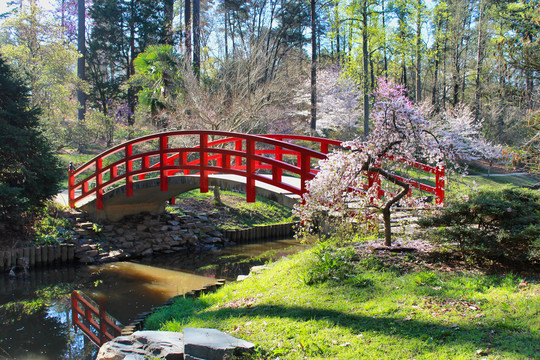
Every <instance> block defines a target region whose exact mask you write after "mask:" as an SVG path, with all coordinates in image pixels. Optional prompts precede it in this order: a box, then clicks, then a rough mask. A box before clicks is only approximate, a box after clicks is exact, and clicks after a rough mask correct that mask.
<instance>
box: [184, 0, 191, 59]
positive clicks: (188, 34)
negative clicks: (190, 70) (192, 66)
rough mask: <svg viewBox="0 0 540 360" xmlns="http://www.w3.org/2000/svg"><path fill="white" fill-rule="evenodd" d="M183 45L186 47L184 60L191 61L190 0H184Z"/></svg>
mask: <svg viewBox="0 0 540 360" xmlns="http://www.w3.org/2000/svg"><path fill="white" fill-rule="evenodd" d="M184 31H185V33H186V36H185V38H184V46H185V48H186V62H187V63H188V64H189V63H190V62H191V0H185V3H184Z"/></svg>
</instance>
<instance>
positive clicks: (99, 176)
mask: <svg viewBox="0 0 540 360" xmlns="http://www.w3.org/2000/svg"><path fill="white" fill-rule="evenodd" d="M102 167H103V160H102V159H101V158H99V159H97V160H96V209H98V210H103V187H102V185H103V173H102V172H101V168H102Z"/></svg>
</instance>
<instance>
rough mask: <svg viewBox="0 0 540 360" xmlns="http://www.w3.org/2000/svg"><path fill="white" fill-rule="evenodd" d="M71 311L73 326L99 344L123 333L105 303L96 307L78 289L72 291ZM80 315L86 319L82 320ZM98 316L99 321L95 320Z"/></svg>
mask: <svg viewBox="0 0 540 360" xmlns="http://www.w3.org/2000/svg"><path fill="white" fill-rule="evenodd" d="M79 305H82V307H80V306H79ZM71 313H72V319H73V326H77V327H78V328H80V329H81V330H82V331H83V332H84V334H85V335H86V336H88V338H89V339H90V340H92V342H93V343H95V344H96V345H97V346H101V345H103V344H105V343H106V342H107V341H109V340H112V339H114V338H115V337H117V336H120V334H121V333H122V329H120V327H119V326H118V325H117V324H116V323H115V322H114V321H113V320H111V319H110V318H109V316H108V315H107V313H106V312H105V305H104V304H100V306H99V308H96V307H95V306H94V305H93V304H92V303H91V302H90V301H88V300H87V299H85V298H84V296H83V295H82V294H81V293H79V292H78V291H73V292H71ZM79 316H82V318H83V320H84V321H83V320H80V319H79ZM96 317H97V319H98V320H99V322H97V321H96V320H95V318H96ZM85 322H86V323H87V324H88V326H87V325H86V324H85ZM92 329H94V330H92ZM96 333H97V335H96Z"/></svg>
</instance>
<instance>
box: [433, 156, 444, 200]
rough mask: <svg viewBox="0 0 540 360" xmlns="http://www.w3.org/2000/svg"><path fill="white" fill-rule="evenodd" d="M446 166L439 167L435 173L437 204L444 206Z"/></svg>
mask: <svg viewBox="0 0 540 360" xmlns="http://www.w3.org/2000/svg"><path fill="white" fill-rule="evenodd" d="M444 185H445V182H444V165H438V166H437V170H436V173H435V196H436V199H435V203H436V204H437V205H442V204H444Z"/></svg>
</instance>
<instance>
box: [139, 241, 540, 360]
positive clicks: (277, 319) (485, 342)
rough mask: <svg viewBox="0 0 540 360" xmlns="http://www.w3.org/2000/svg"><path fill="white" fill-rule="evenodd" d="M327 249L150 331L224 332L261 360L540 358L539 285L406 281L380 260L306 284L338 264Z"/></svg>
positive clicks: (168, 316) (159, 317)
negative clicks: (250, 348) (315, 274)
mask: <svg viewBox="0 0 540 360" xmlns="http://www.w3.org/2000/svg"><path fill="white" fill-rule="evenodd" d="M317 249H318V247H316V248H315V249H313V250H308V251H306V252H303V253H299V254H296V255H294V256H291V257H290V258H287V259H282V260H280V261H278V262H276V263H274V264H273V265H272V266H271V268H270V269H269V270H268V271H266V272H264V273H262V274H260V275H258V276H255V277H252V278H249V279H247V280H245V281H243V282H240V283H232V284H229V285H227V286H226V287H224V288H222V289H220V290H219V291H217V292H216V293H214V294H208V295H203V296H201V297H200V298H199V299H180V300H178V301H177V302H176V303H175V304H174V305H173V306H170V307H167V308H165V309H161V310H160V311H159V312H157V313H155V314H153V315H152V316H150V318H149V319H148V320H147V322H146V326H147V328H149V329H159V330H169V331H182V329H183V328H184V327H209V328H217V329H220V330H222V331H225V332H228V333H230V334H232V335H234V336H236V337H239V338H242V339H245V340H248V341H251V342H254V343H255V344H257V346H258V351H257V354H256V356H255V357H256V358H266V359H278V358H279V359H306V358H309V359H370V358H377V359H482V358H485V359H538V358H539V356H540V320H539V319H540V285H539V284H538V282H535V281H533V280H526V279H521V278H519V277H517V276H515V275H512V274H509V275H506V276H493V275H492V276H489V275H483V274H479V273H443V272H438V271H433V270H431V271H430V270H422V271H416V272H411V273H400V272H399V271H396V270H395V269H392V268H391V267H390V268H389V267H385V266H383V265H381V263H380V262H379V261H378V259H376V258H364V259H363V260H361V261H359V262H358V261H357V262H356V263H355V265H354V266H350V267H349V268H347V266H345V267H343V266H342V265H343V264H341V265H340V264H338V265H337V267H338V268H339V267H341V273H340V272H339V271H338V272H337V273H334V274H333V275H332V272H330V275H329V276H328V277H327V278H326V280H323V281H318V282H317V281H315V282H313V281H306V279H308V278H309V274H310V273H312V272H313V269H317V268H318V267H321V266H322V267H325V266H326V267H327V270H328V269H333V267H334V266H335V265H336V264H330V265H328V264H325V262H328V261H327V260H328V259H326V260H324V259H322V260H321V257H320V256H317V251H319V250H317ZM317 259H318V260H317ZM330 262H331V261H330ZM330 262H329V263H330ZM343 269H348V270H343ZM319 270H320V269H319ZM335 275H336V276H337V277H338V278H340V280H339V281H338V280H333V277H334V276H335ZM309 283H311V284H312V285H308V284H309Z"/></svg>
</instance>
